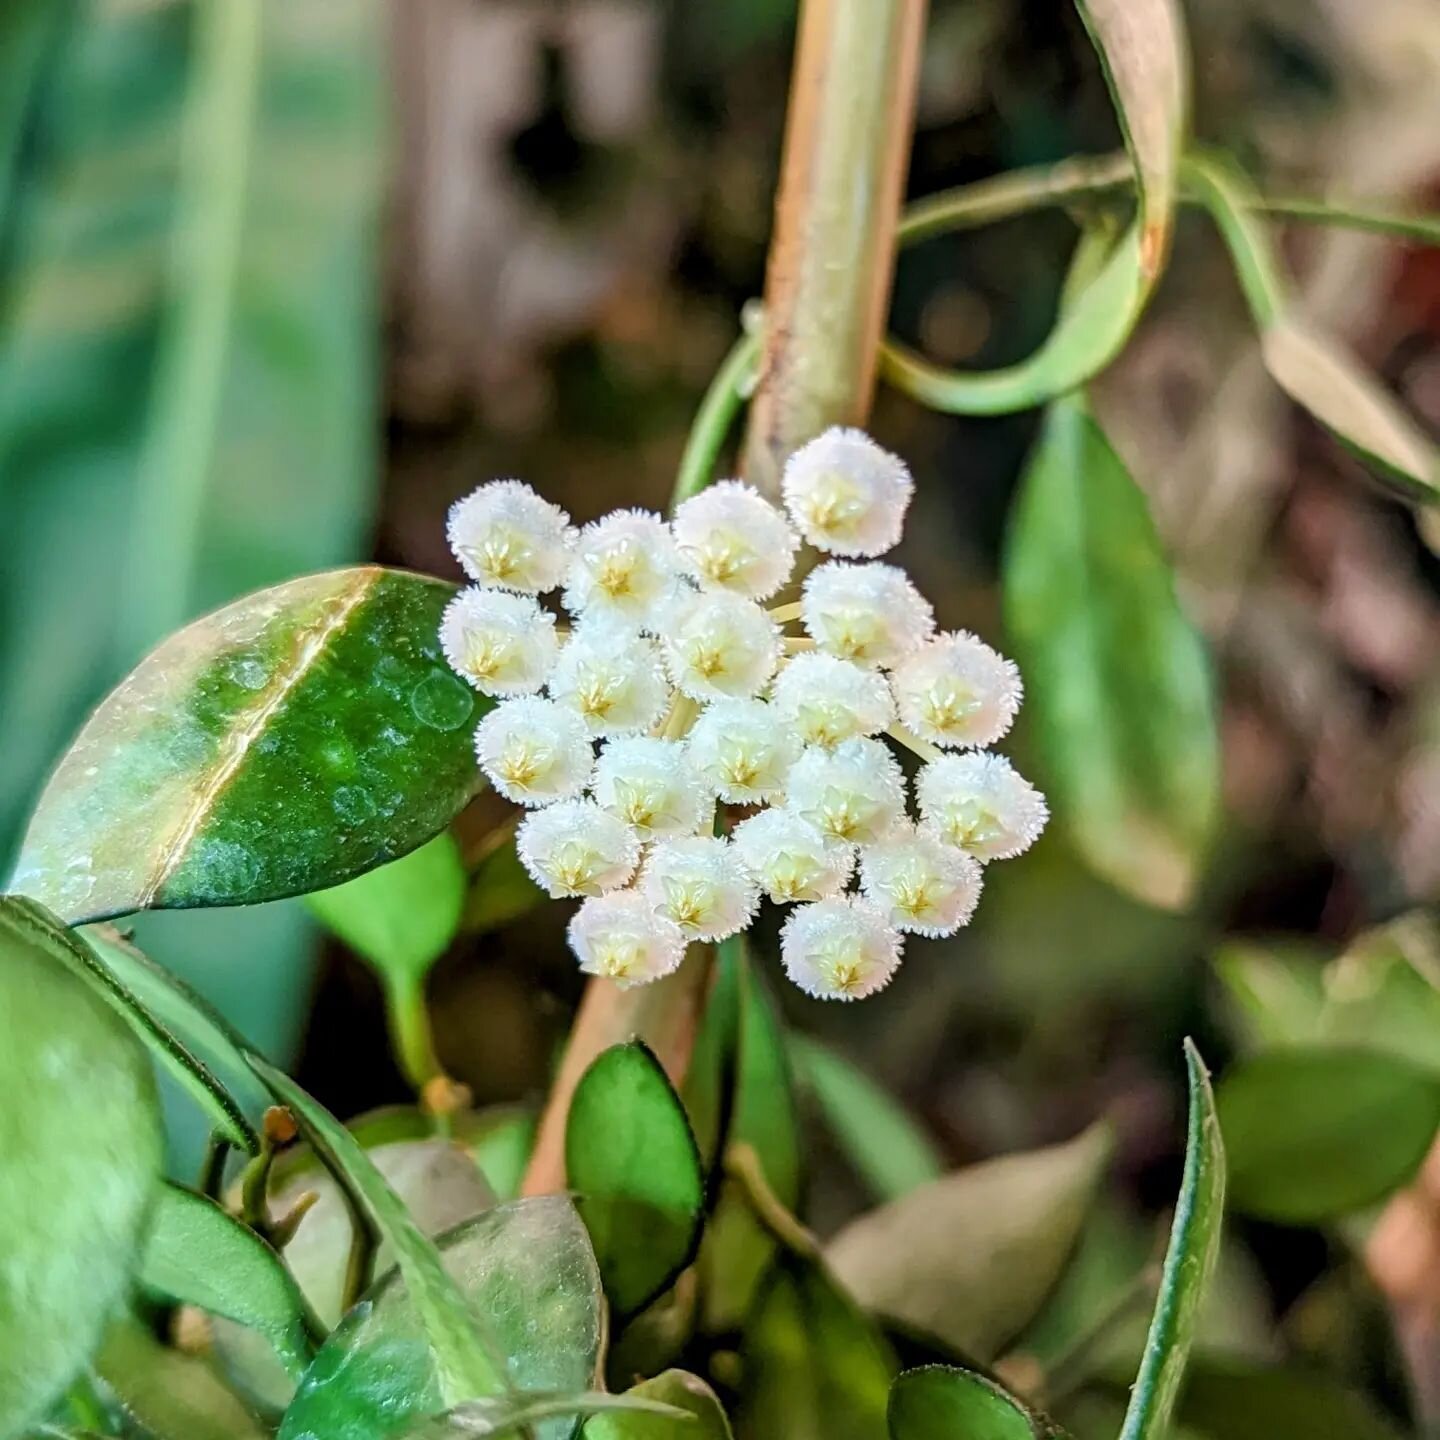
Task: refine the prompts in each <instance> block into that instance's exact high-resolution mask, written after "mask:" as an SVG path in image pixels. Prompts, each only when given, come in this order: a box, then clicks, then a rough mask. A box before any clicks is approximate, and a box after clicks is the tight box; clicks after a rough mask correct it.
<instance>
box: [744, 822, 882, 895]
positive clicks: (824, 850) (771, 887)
mask: <svg viewBox="0 0 1440 1440" xmlns="http://www.w3.org/2000/svg"><path fill="white" fill-rule="evenodd" d="M730 843H731V844H732V845H734V847H735V849H736V851H737V853H738V854H739V856H740V859H741V861H742V862H743V863H744V865H745V868H746V869H747V870H749V872H750V873H751V874H752V875H753V876H754V877H755V878H756V879H757V880H758V881H759V882H760V888H761V889H762V890H763V891H764V892H765V893H766V894H767V895H768V896H769V897H770V898H771V899H772V900H773V901H775V903H776V904H777V905H786V904H789V903H790V902H791V901H794V900H823V899H825V897H826V896H828V895H833V894H835V892H836V891H838V890H839V889H840V888H841V887H842V886H843V885H844V884H845V882H846V881H847V880H848V879H849V878H850V872H851V870H852V869H853V868H854V865H855V850H854V847H853V846H850V845H845V844H842V843H841V842H839V841H838V840H831V839H829V838H827V837H826V836H824V835H822V834H821V833H820V831H819V829H817V828H816V827H815V826H814V825H812V824H811V823H810V822H809V821H808V820H806V819H805V818H804V817H803V816H800V815H796V814H793V813H792V812H791V811H789V810H779V809H770V810H762V811H760V813H759V814H758V815H752V816H751V817H750V818H749V819H748V820H742V821H741V822H740V823H739V824H738V825H737V826H736V827H735V829H734V831H733V832H732V834H731V837H730Z"/></svg>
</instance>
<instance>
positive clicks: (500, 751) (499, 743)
mask: <svg viewBox="0 0 1440 1440" xmlns="http://www.w3.org/2000/svg"><path fill="white" fill-rule="evenodd" d="M475 754H476V756H477V757H478V758H479V761H480V768H481V769H482V770H483V771H484V772H485V775H486V778H487V779H488V780H489V781H490V783H491V784H492V785H493V786H494V787H495V788H496V789H497V790H498V791H499V792H500V793H501V794H502V795H503V796H504V797H505V798H506V799H507V800H514V801H515V802H516V803H517V804H520V805H549V804H551V803H552V802H553V801H555V800H564V799H566V798H568V797H569V796H571V795H578V794H579V793H580V791H582V790H583V789H584V788H585V787H586V785H588V784H589V783H590V772H591V770H592V769H593V768H594V764H595V753H594V751H593V750H592V749H591V746H590V736H589V735H588V734H587V733H586V731H585V723H584V721H582V720H581V719H580V717H579V716H578V715H577V714H575V712H574V711H573V710H566V709H564V708H563V707H561V706H559V705H557V704H556V703H555V702H554V701H553V700H541V699H539V698H538V697H533V696H526V697H525V698H523V699H520V700H507V701H505V703H504V704H503V705H497V706H496V707H495V708H494V709H493V710H492V711H491V712H490V713H489V714H488V715H487V716H486V717H485V718H484V719H483V720H482V721H481V722H480V724H479V725H478V726H477V727H476V730H475Z"/></svg>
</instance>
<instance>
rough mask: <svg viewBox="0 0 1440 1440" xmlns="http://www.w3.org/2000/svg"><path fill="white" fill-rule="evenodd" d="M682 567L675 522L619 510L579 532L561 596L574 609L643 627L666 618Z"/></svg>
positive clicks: (596, 617) (573, 611) (575, 612)
mask: <svg viewBox="0 0 1440 1440" xmlns="http://www.w3.org/2000/svg"><path fill="white" fill-rule="evenodd" d="M679 570H680V557H679V556H678V555H677V554H676V552H675V542H674V541H673V540H672V539H671V538H670V527H669V526H668V525H666V523H665V522H664V521H663V520H662V519H661V518H660V517H659V516H658V515H656V514H654V513H652V512H651V511H649V510H615V511H612V512H611V513H610V514H609V515H606V516H603V517H602V518H601V519H599V520H594V521H592V522H591V523H590V524H589V525H587V526H586V527H585V528H584V529H583V530H582V531H581V532H580V535H579V538H578V539H577V540H576V542H575V552H574V557H573V559H572V560H571V562H570V570H569V574H568V577H567V580H566V585H565V593H564V594H563V595H562V596H561V600H562V602H563V603H564V606H565V608H566V609H567V610H568V611H570V613H571V614H572V615H583V616H585V617H586V618H587V619H592V620H620V621H623V622H624V623H625V624H627V625H631V626H633V627H635V628H637V629H638V628H640V627H643V626H647V625H650V624H652V623H654V622H656V621H658V620H659V619H661V618H662V612H663V609H664V602H665V601H666V600H668V599H669V598H670V597H671V595H672V594H673V592H674V590H675V582H676V577H677V575H678V574H679Z"/></svg>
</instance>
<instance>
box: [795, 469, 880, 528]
mask: <svg viewBox="0 0 1440 1440" xmlns="http://www.w3.org/2000/svg"><path fill="white" fill-rule="evenodd" d="M802 508H803V510H804V514H805V519H806V521H807V522H808V524H809V526H810V528H811V529H812V530H819V531H821V532H822V533H823V534H826V535H832V536H836V537H844V536H848V535H851V534H853V533H854V530H855V524H856V522H857V521H858V520H859V519H860V517H861V516H862V515H863V514H864V513H865V496H864V494H863V492H862V491H861V490H860V489H859V488H858V487H857V486H856V485H855V484H854V482H853V481H852V480H851V479H850V477H849V476H848V475H845V474H843V473H842V472H841V471H839V470H829V471H826V473H825V474H824V475H822V476H820V477H819V479H818V480H817V481H816V483H815V485H814V486H813V488H812V489H811V491H810V493H809V495H807V496H806V498H805V501H804V505H803V507H802Z"/></svg>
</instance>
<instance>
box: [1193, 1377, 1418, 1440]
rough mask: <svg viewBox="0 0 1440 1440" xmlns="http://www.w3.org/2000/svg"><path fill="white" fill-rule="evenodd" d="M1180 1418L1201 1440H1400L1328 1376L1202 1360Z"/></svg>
mask: <svg viewBox="0 0 1440 1440" xmlns="http://www.w3.org/2000/svg"><path fill="white" fill-rule="evenodd" d="M1180 1419H1181V1421H1182V1422H1183V1423H1184V1425H1185V1427H1186V1431H1187V1433H1192V1432H1193V1433H1194V1434H1195V1435H1197V1436H1199V1437H1203V1440H1275V1437H1277V1436H1281V1435H1283V1436H1285V1437H1286V1440H1401V1435H1402V1431H1401V1429H1400V1427H1399V1426H1398V1425H1396V1424H1394V1423H1393V1422H1392V1421H1390V1420H1388V1419H1386V1418H1385V1417H1384V1416H1383V1415H1381V1414H1380V1412H1379V1411H1377V1410H1376V1409H1375V1408H1374V1407H1373V1406H1372V1405H1371V1404H1370V1402H1369V1401H1368V1400H1367V1399H1365V1397H1364V1396H1362V1395H1359V1394H1357V1393H1356V1392H1355V1391H1354V1390H1351V1389H1348V1388H1347V1387H1346V1386H1344V1385H1342V1384H1340V1383H1338V1382H1337V1381H1336V1380H1334V1379H1333V1378H1331V1377H1330V1376H1328V1375H1321V1374H1316V1373H1307V1372H1305V1371H1302V1370H1290V1369H1285V1370H1279V1369H1277V1370H1262V1369H1258V1368H1254V1367H1251V1366H1242V1365H1228V1364H1223V1363H1221V1362H1218V1361H1215V1360H1206V1361H1205V1363H1204V1364H1200V1365H1197V1366H1196V1367H1195V1369H1194V1370H1193V1371H1192V1373H1191V1374H1190V1376H1189V1378H1188V1379H1187V1380H1186V1382H1185V1390H1184V1393H1183V1395H1182V1396H1181V1400H1180Z"/></svg>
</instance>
